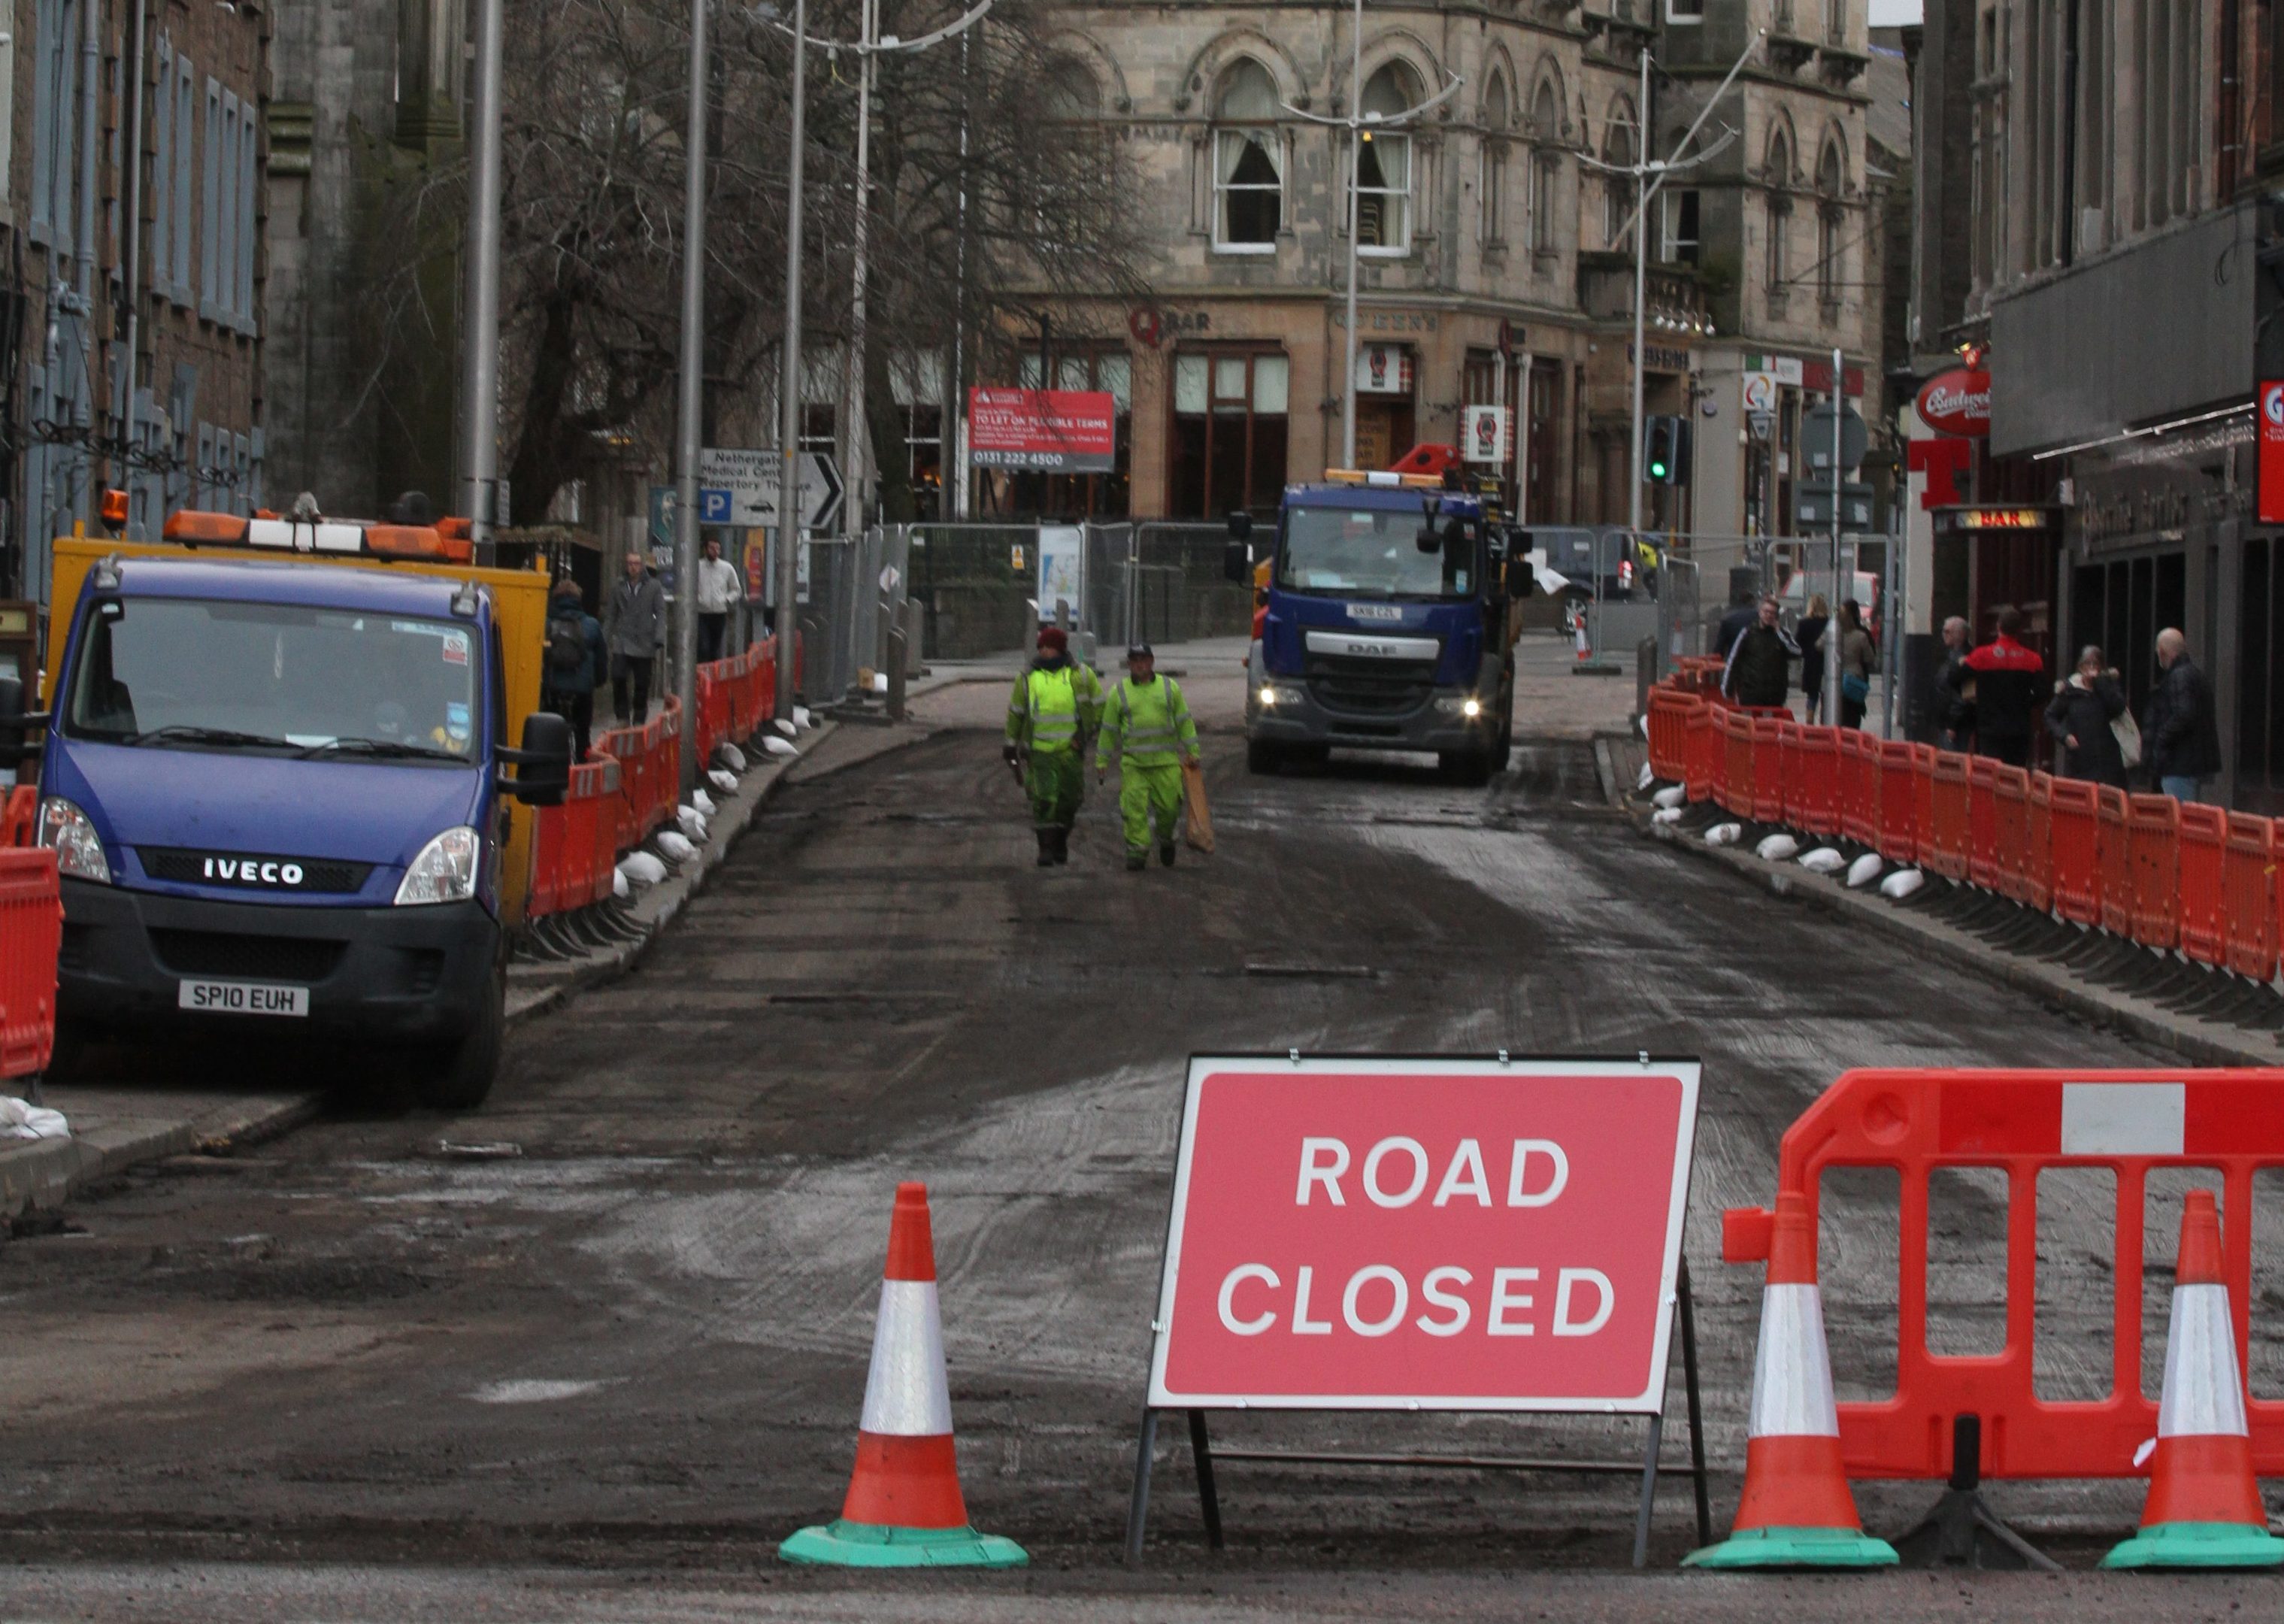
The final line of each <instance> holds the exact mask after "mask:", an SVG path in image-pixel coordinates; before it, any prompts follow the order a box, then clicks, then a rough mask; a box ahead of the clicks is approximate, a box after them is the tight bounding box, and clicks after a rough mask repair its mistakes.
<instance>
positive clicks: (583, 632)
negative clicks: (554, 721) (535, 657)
mask: <svg viewBox="0 0 2284 1624" xmlns="http://www.w3.org/2000/svg"><path fill="white" fill-rule="evenodd" d="M606 663H608V662H607V660H606V656H605V655H604V652H603V628H602V626H601V624H600V623H599V622H598V621H597V620H596V619H595V617H594V616H593V615H591V614H589V613H587V607H586V605H585V604H584V603H583V602H582V601H581V600H580V597H579V583H578V582H575V581H574V580H572V579H571V577H570V576H568V575H566V576H564V577H563V578H562V579H561V580H559V581H558V582H556V583H555V585H554V588H553V589H551V591H550V592H549V594H548V599H547V658H546V663H545V665H544V666H543V667H542V668H541V671H540V692H539V707H540V709H542V710H549V711H553V712H554V713H555V714H557V715H559V716H560V717H562V718H563V720H564V721H566V722H569V723H570V724H571V730H572V732H574V733H575V734H576V735H577V736H578V740H579V753H578V755H577V757H576V758H575V759H576V760H578V761H585V760H586V759H587V746H589V745H590V744H591V742H592V741H593V738H594V726H595V690H596V689H598V687H600V686H602V682H603V668H604V666H605V665H606Z"/></svg>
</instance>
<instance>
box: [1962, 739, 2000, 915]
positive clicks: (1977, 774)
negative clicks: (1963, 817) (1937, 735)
mask: <svg viewBox="0 0 2284 1624" xmlns="http://www.w3.org/2000/svg"><path fill="white" fill-rule="evenodd" d="M2004 765H2005V763H2004V762H2002V761H1999V760H1998V758H1996V757H1995V756H1988V755H1975V756H1969V757H1967V880H1968V882H1969V883H1970V884H1972V885H1974V886H1977V887H1978V888H1980V889H1982V890H1984V891H1996V890H1998V889H1999V794H1998V781H1999V769H2000V768H2001V767H2003V766H2004Z"/></svg>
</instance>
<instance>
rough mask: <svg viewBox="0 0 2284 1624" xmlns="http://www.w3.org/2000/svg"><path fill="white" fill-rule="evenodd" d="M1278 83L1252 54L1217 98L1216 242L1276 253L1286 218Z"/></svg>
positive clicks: (1228, 249) (1231, 72)
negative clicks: (1278, 127)
mask: <svg viewBox="0 0 2284 1624" xmlns="http://www.w3.org/2000/svg"><path fill="white" fill-rule="evenodd" d="M1276 117H1277V86H1276V84H1275V82H1273V81H1271V78H1270V77H1269V70H1268V69H1267V68H1265V67H1263V66H1261V64H1260V63H1258V62H1255V61H1254V60H1253V59H1251V58H1249V57H1241V58H1240V59H1238V60H1237V61H1235V62H1232V64H1230V66H1229V67H1228V69H1227V71H1225V72H1224V74H1222V76H1221V85H1220V89H1219V90H1218V91H1217V93H1216V96H1215V98H1214V125H1215V128H1214V138H1213V161H1214V172H1213V174H1214V246H1215V247H1216V248H1218V249H1220V250H1221V251H1222V252H1224V253H1225V254H1272V253H1274V252H1276V248H1277V233H1278V231H1279V229H1280V228H1281V227H1282V226H1283V224H1284V221H1285V176H1284V151H1283V146H1282V143H1281V141H1280V138H1279V135H1278V132H1277V127H1276V123H1275V120H1276Z"/></svg>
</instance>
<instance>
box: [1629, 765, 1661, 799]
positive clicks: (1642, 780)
mask: <svg viewBox="0 0 2284 1624" xmlns="http://www.w3.org/2000/svg"><path fill="white" fill-rule="evenodd" d="M1656 782H1657V774H1655V773H1654V772H1653V771H1651V770H1650V765H1649V763H1648V762H1647V761H1644V762H1643V763H1642V769H1641V771H1640V772H1639V773H1638V774H1636V775H1635V777H1634V789H1635V790H1636V791H1637V792H1639V791H1642V790H1646V789H1647V788H1648V787H1649V786H1650V785H1653V784H1655V783H1656Z"/></svg>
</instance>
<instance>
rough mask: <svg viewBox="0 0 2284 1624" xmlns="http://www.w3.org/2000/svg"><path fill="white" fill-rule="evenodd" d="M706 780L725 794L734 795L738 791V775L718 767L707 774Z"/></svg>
mask: <svg viewBox="0 0 2284 1624" xmlns="http://www.w3.org/2000/svg"><path fill="white" fill-rule="evenodd" d="M706 782H707V783H708V784H710V785H713V786H714V787H715V788H716V789H717V790H720V791H721V792H723V793H724V795H734V794H736V793H737V792H738V775H737V774H735V773H732V772H724V771H723V770H722V769H720V768H718V767H716V768H715V769H713V770H712V771H711V772H709V773H708V774H707V775H706Z"/></svg>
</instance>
